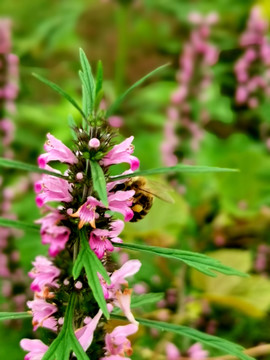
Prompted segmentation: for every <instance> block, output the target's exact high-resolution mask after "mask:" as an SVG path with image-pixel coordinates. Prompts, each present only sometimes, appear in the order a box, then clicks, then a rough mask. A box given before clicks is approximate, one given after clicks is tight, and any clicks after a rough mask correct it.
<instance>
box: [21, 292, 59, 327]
mask: <svg viewBox="0 0 270 360" xmlns="http://www.w3.org/2000/svg"><path fill="white" fill-rule="evenodd" d="M27 306H28V307H29V309H31V310H32V312H33V321H32V324H33V326H34V331H35V330H37V328H38V327H40V326H41V327H45V328H48V329H50V330H54V331H55V330H56V329H57V321H56V319H55V318H54V317H52V316H51V315H52V314H54V313H55V312H57V310H58V309H57V306H56V305H53V304H49V303H48V302H46V301H45V300H44V299H39V298H35V299H34V300H32V301H27Z"/></svg>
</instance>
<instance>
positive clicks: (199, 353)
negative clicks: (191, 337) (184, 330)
mask: <svg viewBox="0 0 270 360" xmlns="http://www.w3.org/2000/svg"><path fill="white" fill-rule="evenodd" d="M188 355H189V356H190V357H191V358H192V359H194V360H205V359H206V358H207V357H208V351H206V350H203V348H202V345H201V344H200V343H195V344H194V345H192V346H191V347H190V348H189V349H188Z"/></svg>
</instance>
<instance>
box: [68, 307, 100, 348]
mask: <svg viewBox="0 0 270 360" xmlns="http://www.w3.org/2000/svg"><path fill="white" fill-rule="evenodd" d="M101 316H102V311H101V310H99V311H98V313H97V314H96V315H95V316H94V317H93V319H91V320H90V321H89V322H88V324H87V325H85V326H83V327H82V328H80V329H77V330H76V331H75V335H76V337H77V339H78V341H79V343H80V344H81V346H82V348H83V350H84V351H86V350H87V349H88V348H89V346H90V345H91V343H92V340H93V336H94V331H95V329H96V327H97V324H98V322H99V320H100V318H101Z"/></svg>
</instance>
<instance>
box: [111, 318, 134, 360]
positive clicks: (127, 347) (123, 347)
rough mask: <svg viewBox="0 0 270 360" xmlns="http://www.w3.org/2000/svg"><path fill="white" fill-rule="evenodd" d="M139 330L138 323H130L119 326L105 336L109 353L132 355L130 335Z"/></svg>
mask: <svg viewBox="0 0 270 360" xmlns="http://www.w3.org/2000/svg"><path fill="white" fill-rule="evenodd" d="M137 331H138V325H134V324H128V325H124V326H117V327H116V328H115V329H114V330H113V331H112V332H111V333H110V334H106V336H105V349H106V354H107V355H121V356H125V355H128V356H131V355H132V348H131V343H130V341H129V340H128V339H127V337H128V336H130V335H132V334H135V333H136V332H137Z"/></svg>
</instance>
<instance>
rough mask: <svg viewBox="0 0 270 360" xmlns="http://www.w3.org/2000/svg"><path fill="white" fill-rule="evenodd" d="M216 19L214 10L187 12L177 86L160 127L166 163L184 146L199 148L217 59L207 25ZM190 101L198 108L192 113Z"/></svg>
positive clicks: (193, 148) (182, 149) (181, 155)
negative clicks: (186, 34) (187, 31)
mask: <svg viewBox="0 0 270 360" xmlns="http://www.w3.org/2000/svg"><path fill="white" fill-rule="evenodd" d="M217 19H218V18H217V15H216V14H215V13H211V14H209V15H207V16H206V17H203V16H202V15H200V14H198V13H192V14H190V15H189V21H190V23H191V24H192V26H193V30H192V31H191V34H190V38H189V40H188V41H187V42H186V43H185V44H184V46H183V51H182V54H181V56H180V59H179V71H178V73H177V76H176V79H177V82H178V87H177V89H176V90H175V91H174V92H173V93H172V96H171V104H170V106H169V108H168V111H167V116H168V120H167V121H166V124H165V128H164V135H165V139H164V142H163V143H162V146H161V150H162V157H163V163H164V164H166V165H169V166H173V165H175V164H176V163H177V162H178V159H179V158H181V159H182V157H183V152H184V153H187V151H186V150H187V149H185V147H186V146H190V147H191V150H192V151H197V150H198V149H199V145H200V141H201V139H202V137H203V129H202V125H203V124H204V123H205V122H207V121H208V120H209V116H208V114H207V111H206V109H205V107H204V106H203V103H204V101H205V100H206V90H207V88H208V87H209V86H210V84H211V80H212V72H211V67H212V66H213V65H214V64H215V63H216V62H217V60H218V51H217V49H216V48H215V47H214V46H213V45H212V44H211V43H210V41H209V38H210V32H211V26H212V25H214V24H215V23H216V22H217ZM194 101H197V102H198V106H197V107H199V109H200V111H199V113H198V116H196V117H194V113H195V111H194V109H193V106H194ZM189 144H190V145H189Z"/></svg>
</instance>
